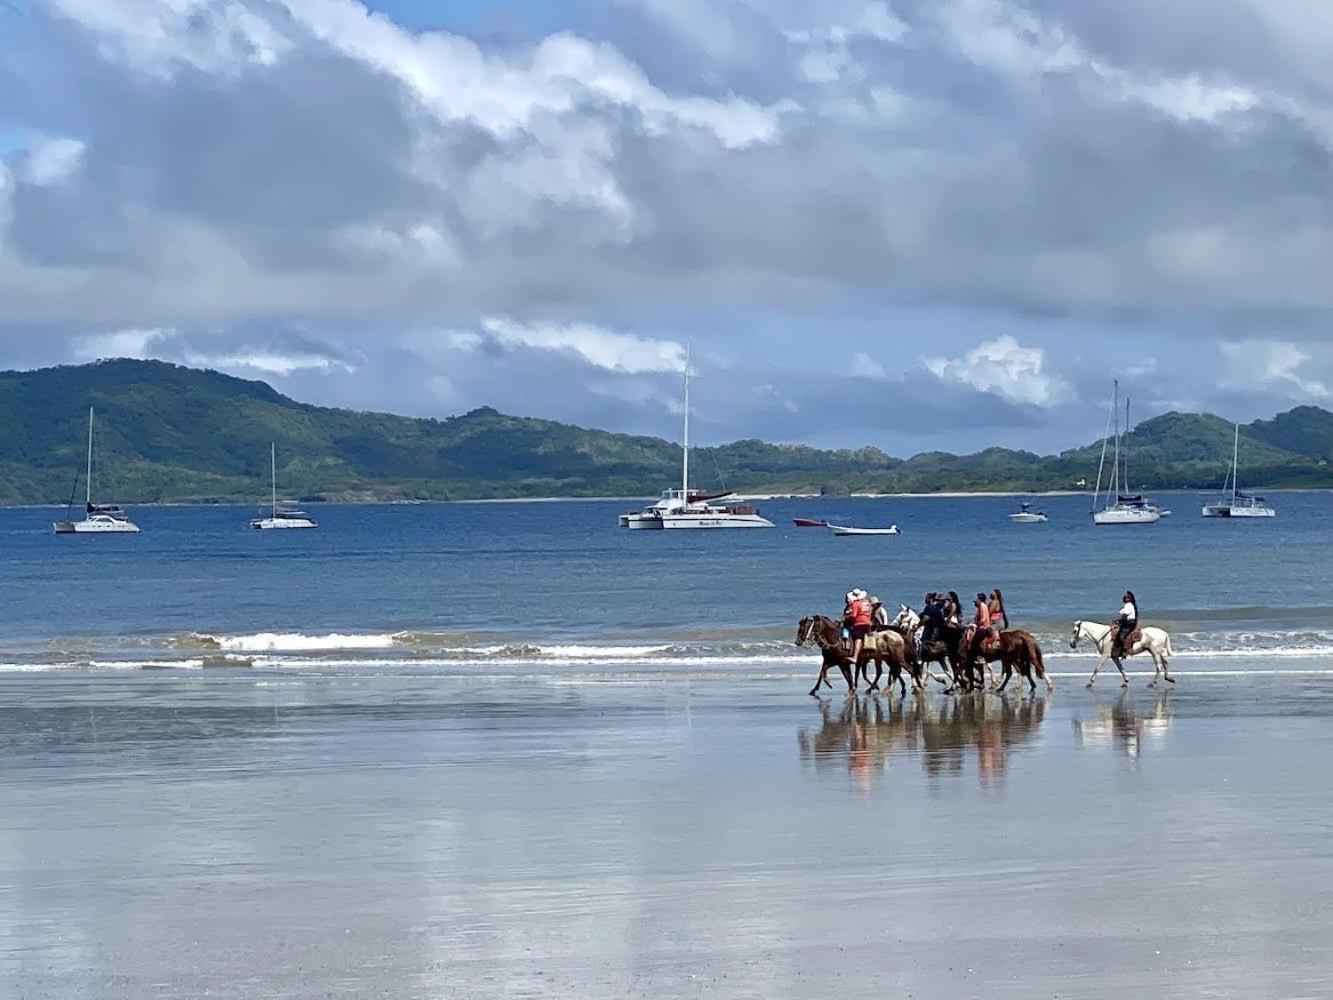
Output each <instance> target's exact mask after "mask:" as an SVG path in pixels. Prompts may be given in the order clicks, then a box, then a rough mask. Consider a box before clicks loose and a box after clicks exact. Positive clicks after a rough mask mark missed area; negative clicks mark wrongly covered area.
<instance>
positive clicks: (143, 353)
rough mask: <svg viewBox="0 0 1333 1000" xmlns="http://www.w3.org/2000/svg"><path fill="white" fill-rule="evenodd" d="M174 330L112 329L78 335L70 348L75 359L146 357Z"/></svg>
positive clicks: (94, 359)
mask: <svg viewBox="0 0 1333 1000" xmlns="http://www.w3.org/2000/svg"><path fill="white" fill-rule="evenodd" d="M173 333H174V331H172V330H168V329H161V328H144V329H126V330H114V331H112V332H110V333H95V334H90V335H88V336H86V337H80V338H79V339H78V340H76V341H75V342H74V344H73V346H72V348H71V351H70V353H71V355H72V356H73V360H75V361H102V360H105V359H109V358H148V357H152V348H153V346H154V345H156V344H160V343H161V342H162V341H164V340H166V339H167V338H169V337H171V336H172V334H173Z"/></svg>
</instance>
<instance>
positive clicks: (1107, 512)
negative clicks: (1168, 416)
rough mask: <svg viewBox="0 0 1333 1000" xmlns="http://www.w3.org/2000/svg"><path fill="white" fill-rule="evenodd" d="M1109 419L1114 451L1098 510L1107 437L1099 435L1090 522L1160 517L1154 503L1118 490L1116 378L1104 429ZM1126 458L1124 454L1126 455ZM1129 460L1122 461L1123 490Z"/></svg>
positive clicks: (1130, 521)
mask: <svg viewBox="0 0 1333 1000" xmlns="http://www.w3.org/2000/svg"><path fill="white" fill-rule="evenodd" d="M1112 422H1114V424H1115V453H1114V455H1113V457H1112V460H1111V469H1112V471H1111V481H1110V482H1109V483H1108V484H1107V488H1106V500H1105V506H1104V507H1102V508H1101V510H1098V509H1097V505H1098V504H1099V503H1101V502H1102V473H1103V472H1104V471H1105V469H1106V444H1107V439H1108V438H1109V436H1110V435H1109V433H1108V435H1107V437H1104V438H1102V459H1101V463H1100V464H1099V465H1098V466H1097V491H1096V492H1095V493H1094V494H1093V500H1092V507H1093V510H1092V522H1093V523H1094V524H1154V523H1156V522H1157V521H1160V520H1161V519H1162V512H1161V510H1160V509H1158V507H1157V506H1156V505H1155V504H1151V503H1149V502H1147V501H1146V500H1144V499H1143V497H1141V496H1125V495H1124V494H1122V493H1121V492H1120V487H1121V485H1122V484H1121V480H1120V450H1121V443H1120V381H1119V379H1117V380H1116V381H1115V382H1114V383H1113V387H1112V390H1111V415H1110V417H1108V418H1107V421H1106V425H1107V431H1108V432H1109V431H1110V430H1111V425H1112ZM1125 423H1127V424H1128V423H1129V413H1128V410H1126V413H1125ZM1126 458H1128V456H1126ZM1128 468H1129V463H1128V461H1126V463H1125V469H1126V471H1125V482H1124V486H1125V488H1126V489H1128V487H1129V471H1128Z"/></svg>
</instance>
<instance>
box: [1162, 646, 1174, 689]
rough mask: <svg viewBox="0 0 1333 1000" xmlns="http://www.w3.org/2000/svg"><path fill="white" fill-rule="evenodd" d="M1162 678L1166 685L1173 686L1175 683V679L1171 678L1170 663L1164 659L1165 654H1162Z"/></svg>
mask: <svg viewBox="0 0 1333 1000" xmlns="http://www.w3.org/2000/svg"><path fill="white" fill-rule="evenodd" d="M1162 678H1163V679H1164V680H1165V681H1166V682H1167V683H1168V684H1174V683H1175V682H1176V679H1175V678H1174V677H1172V676H1171V661H1170V660H1168V659H1167V658H1166V654H1165V653H1163V654H1162Z"/></svg>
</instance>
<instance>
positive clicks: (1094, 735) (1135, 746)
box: [1073, 691, 1173, 760]
mask: <svg viewBox="0 0 1333 1000" xmlns="http://www.w3.org/2000/svg"><path fill="white" fill-rule="evenodd" d="M1172 717H1173V713H1172V710H1171V695H1170V692H1169V691H1163V692H1159V693H1158V695H1157V697H1156V698H1154V699H1153V703H1152V707H1151V708H1140V707H1139V706H1137V705H1135V704H1134V703H1133V702H1132V701H1131V700H1130V697H1129V692H1128V691H1125V692H1123V693H1122V694H1121V695H1120V697H1119V698H1117V699H1116V700H1115V701H1114V702H1113V703H1111V704H1109V705H1107V704H1098V705H1097V706H1096V714H1095V715H1094V716H1093V717H1092V718H1091V719H1083V718H1080V717H1075V718H1074V720H1073V722H1074V738H1075V739H1076V740H1077V741H1078V745H1079V746H1080V747H1083V748H1084V749H1085V750H1096V749H1102V748H1105V747H1111V748H1113V749H1115V750H1116V751H1117V752H1119V753H1122V754H1124V755H1125V756H1126V757H1128V758H1130V759H1131V760H1138V758H1139V755H1140V754H1141V753H1142V752H1143V751H1144V750H1145V749H1148V750H1161V749H1163V748H1164V747H1165V746H1166V738H1167V733H1168V732H1169V730H1170V729H1171V721H1172Z"/></svg>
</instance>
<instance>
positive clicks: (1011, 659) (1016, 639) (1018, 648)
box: [974, 628, 1055, 691]
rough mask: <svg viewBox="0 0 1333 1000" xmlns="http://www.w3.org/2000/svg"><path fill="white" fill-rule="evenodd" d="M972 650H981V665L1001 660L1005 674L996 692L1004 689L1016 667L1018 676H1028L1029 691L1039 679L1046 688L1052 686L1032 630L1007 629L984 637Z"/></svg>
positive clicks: (978, 651) (1033, 688)
mask: <svg viewBox="0 0 1333 1000" xmlns="http://www.w3.org/2000/svg"><path fill="white" fill-rule="evenodd" d="M974 651H975V652H977V653H980V660H981V662H982V663H983V664H984V663H994V662H995V661H996V660H999V661H1000V666H1001V667H1003V668H1004V676H1003V678H1002V679H1001V681H1000V684H999V687H997V688H996V690H997V691H1003V690H1004V689H1005V686H1006V685H1007V684H1008V683H1009V679H1010V678H1011V677H1012V676H1013V674H1014V670H1015V668H1017V670H1018V674H1019V676H1020V677H1024V678H1026V679H1027V682H1028V689H1029V690H1030V691H1035V690H1037V681H1038V680H1043V681H1045V682H1046V690H1047V691H1050V690H1052V689H1053V688H1054V687H1055V685H1054V684H1052V683H1051V679H1050V678H1049V677H1047V676H1046V663H1045V662H1044V661H1043V660H1042V656H1041V646H1039V645H1038V644H1037V640H1036V639H1035V638H1033V636H1032V633H1031V632H1027V631H1025V630H1024V629H1021V628H1015V629H1009V630H1007V631H1004V632H1001V633H1000V634H999V635H998V636H995V637H993V638H990V639H987V640H986V641H985V642H984V643H982V644H981V647H980V648H979V649H976V648H975V647H974Z"/></svg>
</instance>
